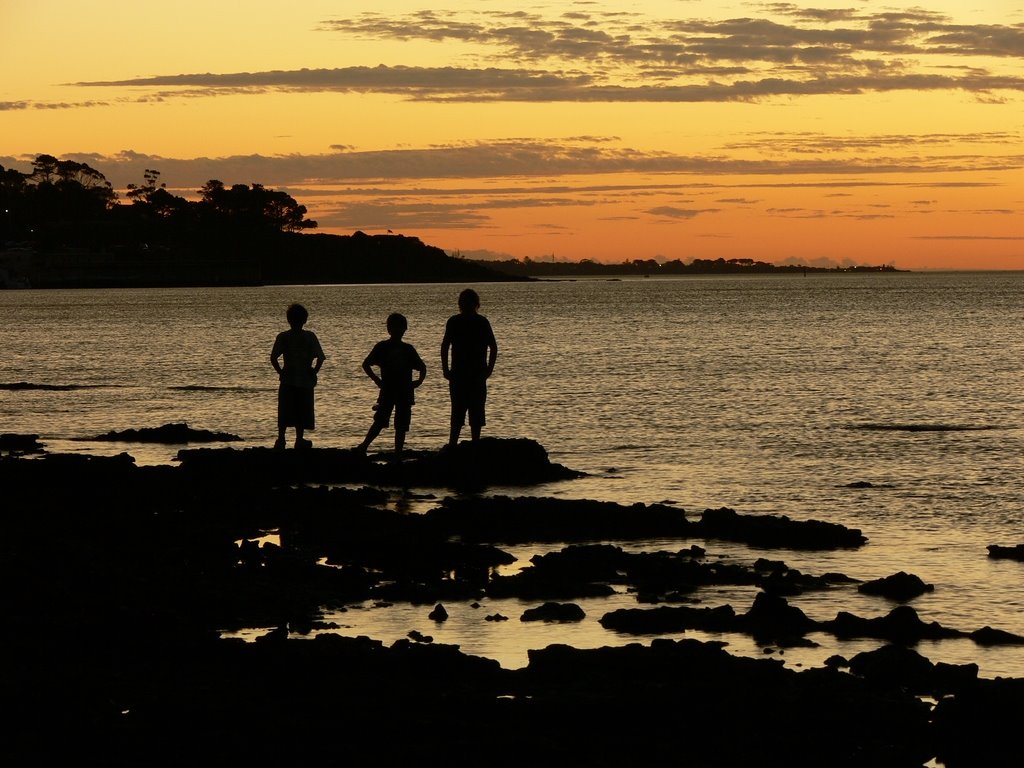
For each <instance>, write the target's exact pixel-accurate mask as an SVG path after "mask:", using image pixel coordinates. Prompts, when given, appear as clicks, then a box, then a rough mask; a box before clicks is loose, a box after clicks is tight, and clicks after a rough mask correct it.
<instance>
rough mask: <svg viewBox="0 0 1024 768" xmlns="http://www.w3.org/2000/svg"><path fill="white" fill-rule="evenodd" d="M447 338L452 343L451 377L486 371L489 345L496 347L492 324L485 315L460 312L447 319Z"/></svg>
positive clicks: (445, 329) (445, 333)
mask: <svg viewBox="0 0 1024 768" xmlns="http://www.w3.org/2000/svg"><path fill="white" fill-rule="evenodd" d="M444 338H445V341H448V342H450V343H451V355H452V358H451V366H450V367H449V370H450V371H451V374H452V376H455V377H458V378H465V377H476V376H480V375H483V373H484V372H485V371H486V370H487V348H488V347H495V348H496V347H497V346H498V344H497V342H496V341H495V340H494V331H492V330H491V324H490V322H489V321H488V320H487V318H486V317H484V316H483V315H478V314H476V313H473V312H460V313H459V314H457V315H452V316H451V317H450V318H448V323H447V325H445V328H444Z"/></svg>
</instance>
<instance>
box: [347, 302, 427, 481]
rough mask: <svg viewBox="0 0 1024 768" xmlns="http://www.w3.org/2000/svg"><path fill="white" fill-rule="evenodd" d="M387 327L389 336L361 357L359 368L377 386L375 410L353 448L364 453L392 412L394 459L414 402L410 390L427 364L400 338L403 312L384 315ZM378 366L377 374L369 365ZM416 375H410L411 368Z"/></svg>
mask: <svg viewBox="0 0 1024 768" xmlns="http://www.w3.org/2000/svg"><path fill="white" fill-rule="evenodd" d="M387 328H388V333H389V334H390V337H389V338H387V339H384V340H383V341H380V342H377V344H376V345H374V347H373V349H372V350H370V354H368V355H367V356H366V359H365V360H364V361H363V370H364V371H366V375H367V376H369V377H370V378H371V379H372V380H373V383H374V384H376V385H377V386H378V387H380V392H379V394H378V396H377V405H376V413H375V414H374V417H373V424H371V425H370V430H369V431H368V432H367V433H366V437H365V438H364V439H363V442H361V443H360V444H359V445H358V446H357V447H356V450H357V451H360V452H363V453H365V452H366V449H367V448H369V447H370V443H372V442H373V441H374V439H375V438H376V437H377V435H379V434H380V433H381V430H383V429H384V428H385V427H386V426H387V425H388V421H389V420H390V418H391V412H392V411H394V412H395V460H396V461H398V460H401V457H402V449H403V448H404V446H405V435H406V433H407V432H408V431H409V424H410V422H411V421H412V406H413V403H415V402H416V398H415V396H414V395H413V391H414V390H415V389H416V387H418V386H419V385H420V384H422V383H423V379H424V378H426V375H427V366H426V365H424V363H423V360H422V359H421V358H420V356H419V354H418V353H417V352H416V349H415V347H413V346H412V344H407V343H406V342H404V341H402V336H404V335H405V332H406V330H407V329H408V328H409V323H408V321H407V320H406V319H405V316H404V315H400V314H398V313H397V312H395V313H393V314H391V315H388V320H387ZM374 366H376V367H377V368H379V369H380V375H379V376H378V375H377V374H376V373H375V372H374V370H373V367H374ZM413 371H416V372H417V373H418V374H419V376H418V377H417V378H416V379H413V377H412V372H413Z"/></svg>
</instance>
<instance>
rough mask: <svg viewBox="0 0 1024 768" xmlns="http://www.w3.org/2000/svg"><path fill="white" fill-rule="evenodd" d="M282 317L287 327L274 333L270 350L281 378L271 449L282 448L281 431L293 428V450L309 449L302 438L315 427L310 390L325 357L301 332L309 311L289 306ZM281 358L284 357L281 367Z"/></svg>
mask: <svg viewBox="0 0 1024 768" xmlns="http://www.w3.org/2000/svg"><path fill="white" fill-rule="evenodd" d="M285 317H287V318H288V325H289V326H291V328H290V329H289V330H287V331H282V332H281V333H279V334H277V338H276V339H275V340H274V348H273V349H271V350H270V364H271V365H272V366H274V370H275V371H277V373H278V376H279V377H280V379H281V384H280V386H279V387H278V389H277V442H276V443H274V447H275V448H277V449H281V448H284V443H285V441H284V433H285V430H286V429H287V428H288V427H294V428H295V447H296V448H309V447H311V446H312V445H313V443H312V442H310V441H309V440H305V439H303V435H304V434H305V431H306V430H307V429H308V430H313V429H314V428H315V427H316V421H315V418H314V415H313V387H315V386H316V375H317V373H318V372H319V371H320V366H322V365H323V364H324V360H326V359H327V357H326V355H324V351H323V349H322V348H321V346H320V340H319V339H318V338H317V337H316V334H315V333H313V332H312V331H304V330H302V326H304V325H305V324H306V321H307V320H308V319H309V312H307V311H306V308H305V307H304V306H302V305H301V304H292V305H291V306H290V307H288V310H287V311H286V312H285ZM281 358H284V365H282V364H281Z"/></svg>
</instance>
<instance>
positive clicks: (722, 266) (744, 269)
mask: <svg viewBox="0 0 1024 768" xmlns="http://www.w3.org/2000/svg"><path fill="white" fill-rule="evenodd" d="M474 263H476V264H486V265H487V266H489V267H491V268H492V269H495V270H498V271H499V272H504V273H505V274H507V275H511V276H517V277H571V276H587V275H604V276H607V277H614V276H640V277H655V276H658V275H712V274H761V273H771V272H799V273H803V272H897V271H899V270H897V269H896V268H895V267H892V266H888V265H885V264H883V265H881V266H878V267H810V266H803V265H794V264H784V265H776V264H770V263H768V262H765V261H755V260H753V259H694V260H693V261H691V262H689V263H683V262H682V261H680V260H679V259H674V260H672V261H665V262H658V261H655V260H654V259H634V260H632V261H622V262H618V263H613V264H605V263H601V262H597V261H592V260H590V259H583V260H582V261H534V260H532V259H529V258H526V259H522V260H520V259H507V260H505V261H475V262H474Z"/></svg>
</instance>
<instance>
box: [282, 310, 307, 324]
mask: <svg viewBox="0 0 1024 768" xmlns="http://www.w3.org/2000/svg"><path fill="white" fill-rule="evenodd" d="M284 316H285V317H287V318H288V325H290V326H291V327H292V328H301V327H302V326H304V325H305V324H306V321H307V320H309V312H307V311H306V308H305V307H304V306H302V305H301V304H292V305H291V306H290V307H288V309H287V310H285V313H284Z"/></svg>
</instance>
